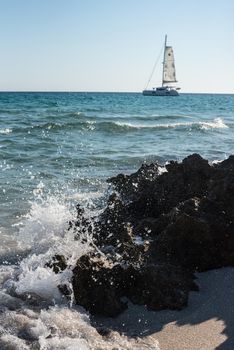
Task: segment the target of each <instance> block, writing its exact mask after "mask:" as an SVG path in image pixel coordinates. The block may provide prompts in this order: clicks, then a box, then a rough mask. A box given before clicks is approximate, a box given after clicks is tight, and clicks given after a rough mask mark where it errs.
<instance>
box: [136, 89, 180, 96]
mask: <svg viewBox="0 0 234 350" xmlns="http://www.w3.org/2000/svg"><path fill="white" fill-rule="evenodd" d="M142 93H143V95H144V96H179V93H178V91H177V90H175V89H153V90H143V92H142Z"/></svg>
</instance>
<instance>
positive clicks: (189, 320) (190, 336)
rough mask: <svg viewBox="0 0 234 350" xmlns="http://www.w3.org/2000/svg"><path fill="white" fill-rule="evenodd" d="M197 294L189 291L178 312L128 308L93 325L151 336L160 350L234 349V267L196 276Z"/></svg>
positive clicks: (127, 333) (134, 334)
mask: <svg viewBox="0 0 234 350" xmlns="http://www.w3.org/2000/svg"><path fill="white" fill-rule="evenodd" d="M197 284H198V285H199V287H200V291H199V292H191V293H190V297H189V305H188V307H187V308H185V309H184V310H182V311H168V310H164V311H160V312H154V311H147V310H146V309H145V308H144V307H142V306H135V305H134V306H133V305H130V307H129V309H128V310H127V311H125V312H124V313H123V314H121V315H120V316H118V317H117V318H115V319H111V318H109V319H104V318H98V320H97V319H96V320H95V322H97V323H98V324H99V325H101V326H104V327H108V328H111V329H114V330H118V331H120V332H124V333H125V334H126V335H128V336H130V337H132V336H138V337H144V338H145V340H147V338H148V337H150V339H151V342H152V337H153V338H154V339H155V343H156V340H157V341H158V342H159V347H160V349H161V350H190V349H191V350H214V349H216V350H233V349H234V268H223V269H218V270H212V271H207V272H203V273H200V274H197Z"/></svg>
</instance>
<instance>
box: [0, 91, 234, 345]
mask: <svg viewBox="0 0 234 350" xmlns="http://www.w3.org/2000/svg"><path fill="white" fill-rule="evenodd" d="M194 152H198V153H200V154H201V155H202V156H204V157H206V158H207V159H209V161H210V162H212V161H219V160H223V159H225V158H227V157H228V156H229V155H230V154H234V95H208V94H207V95H205V94H200V95H199V94H181V95H180V96H179V97H171V98H170V97H147V96H142V95H141V94H137V93H0V242H1V245H0V349H15V350H35V349H39V350H65V349H66V350H78V349H79V350H95V349H96V350H97V349H105V350H111V349H113V348H118V349H120V350H126V349H131V350H137V349H138V350H139V349H142V350H143V349H147V350H158V346H157V343H156V341H155V340H154V339H153V338H152V339H151V338H147V339H146V338H144V334H145V333H144V329H145V330H146V331H147V329H148V324H147V322H146V324H145V325H143V326H142V329H143V331H142V334H139V336H141V337H143V339H142V342H143V343H139V342H141V340H136V339H135V338H130V339H129V338H127V337H125V336H124V335H121V334H115V335H114V336H113V337H110V338H109V337H107V338H102V337H101V336H100V335H99V334H98V333H97V331H96V330H95V328H94V327H92V325H91V324H90V320H89V315H88V314H87V313H85V311H84V310H81V309H80V308H77V306H74V305H73V303H72V300H73V299H72V297H71V301H69V300H67V299H66V298H64V297H63V296H62V295H61V293H60V292H59V289H58V286H59V285H64V284H66V285H67V286H68V287H69V288H71V277H72V270H73V268H74V266H75V264H76V261H77V259H78V258H79V257H80V256H81V255H83V254H85V253H86V252H88V251H90V250H93V249H95V245H94V244H92V235H90V234H89V233H88V232H87V233H86V236H87V237H88V239H87V242H86V240H82V237H81V240H74V235H76V236H77V233H76V232H73V231H72V229H71V230H68V222H69V220H72V219H74V218H75V215H76V212H75V205H76V204H77V202H79V203H81V205H83V206H84V207H85V213H86V214H85V215H86V216H87V217H88V218H89V219H90V220H91V218H93V217H95V215H98V213H100V210H101V209H102V208H103V206H104V205H105V201H106V198H107V195H108V186H107V183H106V179H107V178H108V177H109V176H112V175H117V174H118V173H120V172H123V173H131V172H133V171H135V170H137V168H138V167H139V166H140V165H141V163H142V162H152V161H159V162H160V163H161V164H162V165H163V164H164V163H165V162H166V161H168V160H171V159H173V160H181V159H182V158H184V157H185V156H187V155H189V154H191V153H194ZM55 254H59V255H60V254H61V255H63V256H64V257H65V258H66V259H67V264H68V267H67V269H65V270H64V271H62V272H61V273H59V274H55V273H54V272H53V270H52V269H51V268H49V267H48V266H47V263H48V261H51V259H52V258H53V257H54V256H55ZM129 321H130V325H126V327H127V328H128V327H130V328H129V329H130V331H131V332H132V333H133V334H136V331H135V328H134V326H133V325H132V323H131V319H130V320H129ZM139 322H141V319H140V318H139ZM136 323H137V322H136ZM144 327H145V328H144Z"/></svg>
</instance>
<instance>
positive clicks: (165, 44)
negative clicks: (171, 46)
mask: <svg viewBox="0 0 234 350" xmlns="http://www.w3.org/2000/svg"><path fill="white" fill-rule="evenodd" d="M166 46H167V34H166V35H165V43H164V54H163V71H162V86H163V80H164V65H165V54H166Z"/></svg>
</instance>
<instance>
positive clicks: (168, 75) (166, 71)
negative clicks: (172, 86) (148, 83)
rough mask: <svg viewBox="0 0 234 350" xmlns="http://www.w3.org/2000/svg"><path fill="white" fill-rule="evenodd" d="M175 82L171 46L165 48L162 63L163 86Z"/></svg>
mask: <svg viewBox="0 0 234 350" xmlns="http://www.w3.org/2000/svg"><path fill="white" fill-rule="evenodd" d="M175 82H176V72H175V61H174V54H173V49H172V47H171V46H166V47H165V52H164V61H163V84H165V83H175Z"/></svg>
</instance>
